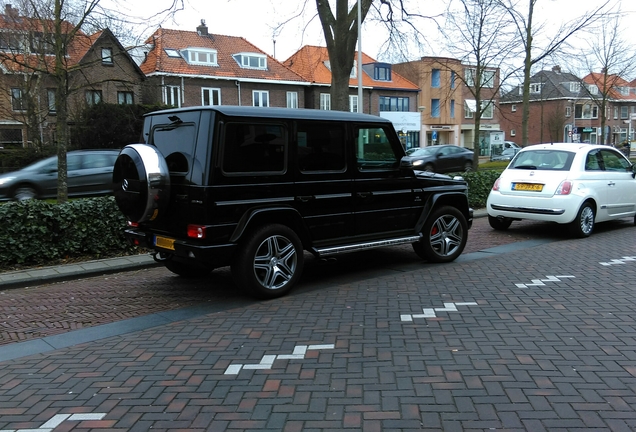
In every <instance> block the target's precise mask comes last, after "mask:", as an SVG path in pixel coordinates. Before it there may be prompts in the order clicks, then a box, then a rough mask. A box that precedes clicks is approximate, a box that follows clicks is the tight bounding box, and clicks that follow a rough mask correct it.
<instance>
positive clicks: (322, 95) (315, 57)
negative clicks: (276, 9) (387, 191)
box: [283, 45, 421, 149]
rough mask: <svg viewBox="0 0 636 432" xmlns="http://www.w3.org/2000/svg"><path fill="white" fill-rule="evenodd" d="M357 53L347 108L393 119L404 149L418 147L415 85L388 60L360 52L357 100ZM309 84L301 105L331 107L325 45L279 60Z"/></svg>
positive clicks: (303, 50)
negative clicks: (360, 99) (360, 68)
mask: <svg viewBox="0 0 636 432" xmlns="http://www.w3.org/2000/svg"><path fill="white" fill-rule="evenodd" d="M357 59H358V54H357V52H356V53H355V61H354V67H353V69H352V70H351V79H350V81H349V109H350V111H354V112H355V111H357V110H358V103H361V107H362V112H364V113H367V114H374V115H379V116H381V117H384V118H387V119H389V120H391V122H393V126H394V127H395V129H396V130H397V132H398V135H399V136H400V140H401V141H402V144H403V145H404V147H405V148H406V149H409V148H412V147H419V146H420V124H421V123H420V115H419V112H418V111H417V95H418V93H419V88H418V87H417V85H416V84H414V83H413V82H411V81H409V80H408V79H406V78H405V77H404V76H402V75H401V74H399V73H397V72H396V71H395V69H394V68H393V65H392V64H390V63H383V62H379V61H377V60H375V59H373V58H371V57H369V56H368V55H366V54H364V53H362V98H363V100H362V101H358V76H357V73H358V67H357ZM283 63H284V64H285V65H286V66H288V67H289V68H290V69H291V70H293V71H294V72H296V73H297V74H298V75H300V76H302V77H303V78H304V79H305V80H306V81H307V82H309V83H310V84H311V85H310V86H308V87H305V107H306V108H313V109H331V96H330V93H329V90H330V87H331V69H330V65H329V53H328V51H327V48H326V47H319V46H311V45H307V46H304V47H302V48H301V49H300V50H298V51H297V52H295V53H294V54H293V55H292V56H291V57H289V58H288V59H287V60H285V61H284V62H283Z"/></svg>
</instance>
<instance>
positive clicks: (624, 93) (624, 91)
mask: <svg viewBox="0 0 636 432" xmlns="http://www.w3.org/2000/svg"><path fill="white" fill-rule="evenodd" d="M619 89H620V92H621V95H622V96H629V87H619Z"/></svg>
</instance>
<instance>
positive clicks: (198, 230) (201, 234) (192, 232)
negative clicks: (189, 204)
mask: <svg viewBox="0 0 636 432" xmlns="http://www.w3.org/2000/svg"><path fill="white" fill-rule="evenodd" d="M188 237H190V238H195V239H203V238H205V226H203V225H188Z"/></svg>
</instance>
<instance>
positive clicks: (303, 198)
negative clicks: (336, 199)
mask: <svg viewBox="0 0 636 432" xmlns="http://www.w3.org/2000/svg"><path fill="white" fill-rule="evenodd" d="M315 199H316V197H315V196H313V195H305V196H297V197H296V201H300V202H304V203H305V202H309V201H311V200H315Z"/></svg>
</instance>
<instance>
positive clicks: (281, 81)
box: [140, 21, 308, 108]
mask: <svg viewBox="0 0 636 432" xmlns="http://www.w3.org/2000/svg"><path fill="white" fill-rule="evenodd" d="M146 44H147V48H146V49H145V59H144V60H143V62H142V63H141V65H140V67H141V70H142V71H143V72H144V73H145V75H146V77H147V85H146V86H145V89H144V101H145V102H146V103H162V104H165V105H172V106H176V107H182V106H199V105H250V106H252V105H253V106H273V107H290V108H302V107H304V106H305V102H304V88H305V87H306V86H307V85H308V83H307V82H305V81H304V80H303V79H302V78H301V77H300V76H298V75H297V74H296V73H294V72H293V71H291V70H290V69H289V68H287V67H286V66H284V65H283V64H282V63H280V62H278V61H277V60H276V59H274V58H273V57H271V56H269V55H267V54H266V53H265V52H263V51H262V50H260V49H259V48H257V47H256V46H254V45H253V44H251V43H250V42H248V41H247V40H245V39H244V38H242V37H235V36H224V35H217V34H211V33H208V28H207V26H206V25H205V22H204V21H201V25H200V26H198V27H197V29H196V31H183V30H170V29H163V28H160V29H158V30H157V31H156V32H155V33H154V34H153V35H152V36H151V37H150V38H148V39H147V40H146Z"/></svg>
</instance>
